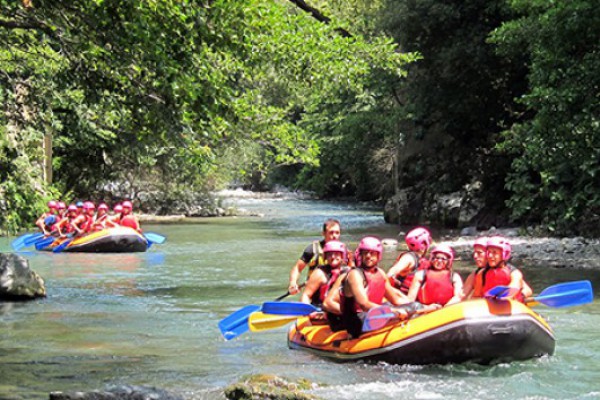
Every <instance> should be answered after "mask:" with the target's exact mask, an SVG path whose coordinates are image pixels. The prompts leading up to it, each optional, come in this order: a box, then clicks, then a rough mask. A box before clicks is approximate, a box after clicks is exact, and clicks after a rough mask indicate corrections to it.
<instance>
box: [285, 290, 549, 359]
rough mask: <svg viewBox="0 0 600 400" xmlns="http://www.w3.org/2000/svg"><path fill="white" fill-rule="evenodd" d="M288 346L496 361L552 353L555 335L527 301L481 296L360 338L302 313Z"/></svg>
mask: <svg viewBox="0 0 600 400" xmlns="http://www.w3.org/2000/svg"><path fill="white" fill-rule="evenodd" d="M288 346H289V347H290V348H292V349H302V350H307V351H309V352H311V353H314V354H316V355H318V356H322V357H326V358H329V359H331V360H334V361H341V362H344V361H357V360H362V361H367V362H379V361H383V362H386V363H389V364H416V365H423V364H448V363H462V362H473V363H478V364H495V363H500V362H509V361H515V360H526V359H530V358H534V357H540V356H543V355H552V354H553V353H554V347H555V339H554V334H553V332H552V329H551V328H550V326H549V325H548V323H547V322H546V321H545V320H544V319H543V318H542V317H541V316H540V315H538V314H537V313H535V312H534V311H533V310H531V309H530V308H529V307H527V306H526V305H524V304H522V303H519V302H516V301H512V300H504V301H502V300H487V299H477V300H469V301H464V302H461V303H458V304H454V305H451V306H448V307H444V308H442V309H441V310H438V311H434V312H432V313H429V314H425V315H422V316H419V317H416V318H413V319H410V320H408V321H403V322H396V323H392V324H389V325H387V326H384V327H383V328H381V329H379V330H376V331H373V332H367V333H364V334H363V335H361V336H360V337H358V338H356V339H349V338H348V335H347V333H346V331H339V332H332V331H331V330H330V329H329V325H324V324H323V323H320V324H319V323H318V322H317V321H315V322H311V320H310V318H308V317H303V318H300V319H298V321H297V322H296V324H295V325H293V326H292V327H291V328H290V331H289V334H288Z"/></svg>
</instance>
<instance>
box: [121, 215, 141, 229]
mask: <svg viewBox="0 0 600 400" xmlns="http://www.w3.org/2000/svg"><path fill="white" fill-rule="evenodd" d="M120 224H121V226H126V227H129V228H133V229H135V230H136V231H137V230H139V229H140V226H139V224H138V223H137V221H136V220H135V217H134V216H133V215H125V216H124V217H123V218H122V219H121V222H120Z"/></svg>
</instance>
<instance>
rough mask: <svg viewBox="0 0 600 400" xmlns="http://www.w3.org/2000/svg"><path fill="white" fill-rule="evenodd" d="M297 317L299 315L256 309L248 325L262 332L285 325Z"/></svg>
mask: <svg viewBox="0 0 600 400" xmlns="http://www.w3.org/2000/svg"><path fill="white" fill-rule="evenodd" d="M297 319H298V316H297V315H274V314H265V313H263V312H260V311H256V312H253V313H252V314H250V317H249V318H248V326H249V327H250V330H251V331H252V332H260V331H266V330H269V329H275V328H279V327H282V326H285V325H287V324H289V323H290V322H293V321H295V320H297Z"/></svg>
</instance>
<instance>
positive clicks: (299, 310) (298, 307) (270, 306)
mask: <svg viewBox="0 0 600 400" xmlns="http://www.w3.org/2000/svg"><path fill="white" fill-rule="evenodd" d="M315 311H321V310H319V309H318V308H317V307H315V306H313V305H312V304H306V303H301V302H283V301H267V302H265V303H263V305H262V312H263V313H265V314H275V315H297V316H302V315H309V314H311V313H313V312H315Z"/></svg>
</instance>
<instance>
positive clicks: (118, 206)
mask: <svg viewBox="0 0 600 400" xmlns="http://www.w3.org/2000/svg"><path fill="white" fill-rule="evenodd" d="M113 211H114V212H116V213H120V212H121V211H123V206H122V205H120V204H117V205H116V206H115V207H114V208H113Z"/></svg>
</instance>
